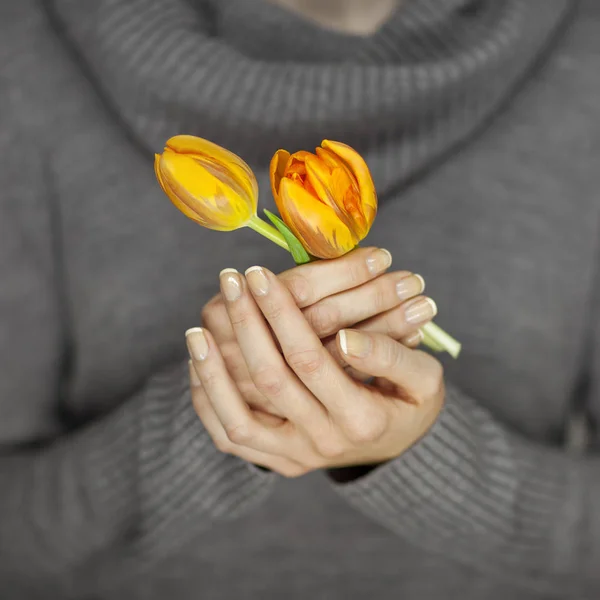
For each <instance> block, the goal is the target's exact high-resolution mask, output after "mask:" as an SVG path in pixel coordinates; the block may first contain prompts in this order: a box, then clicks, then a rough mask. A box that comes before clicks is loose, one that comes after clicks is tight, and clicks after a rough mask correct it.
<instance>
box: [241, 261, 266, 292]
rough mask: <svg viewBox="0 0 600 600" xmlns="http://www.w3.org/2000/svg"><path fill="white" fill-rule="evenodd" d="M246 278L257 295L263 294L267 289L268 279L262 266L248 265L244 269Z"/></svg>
mask: <svg viewBox="0 0 600 600" xmlns="http://www.w3.org/2000/svg"><path fill="white" fill-rule="evenodd" d="M246 280H247V281H248V285H249V286H250V289H251V290H252V292H253V293H254V294H256V295H257V296H264V295H265V294H266V293H267V292H268V291H269V280H268V279H267V275H266V274H265V271H264V269H263V268H262V267H250V268H249V269H248V270H247V271H246Z"/></svg>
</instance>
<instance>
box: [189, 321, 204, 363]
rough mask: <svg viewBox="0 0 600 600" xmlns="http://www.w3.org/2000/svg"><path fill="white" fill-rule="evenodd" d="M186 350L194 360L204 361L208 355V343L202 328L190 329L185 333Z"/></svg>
mask: <svg viewBox="0 0 600 600" xmlns="http://www.w3.org/2000/svg"><path fill="white" fill-rule="evenodd" d="M185 339H186V340H187V345H188V350H189V351H190V354H191V355H192V358H193V359H194V360H204V359H205V358H206V357H207V355H208V342H207V341H206V336H205V335H204V330H203V329H202V327H192V329H188V330H187V331H186V332H185Z"/></svg>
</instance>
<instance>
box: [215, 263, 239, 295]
mask: <svg viewBox="0 0 600 600" xmlns="http://www.w3.org/2000/svg"><path fill="white" fill-rule="evenodd" d="M219 279H220V280H221V290H223V295H224V296H225V298H226V299H227V300H228V301H229V302H235V301H236V300H237V299H238V298H239V297H240V296H241V295H242V278H241V277H240V274H239V273H238V272H237V271H236V270H235V269H223V270H222V271H221V272H220V273H219Z"/></svg>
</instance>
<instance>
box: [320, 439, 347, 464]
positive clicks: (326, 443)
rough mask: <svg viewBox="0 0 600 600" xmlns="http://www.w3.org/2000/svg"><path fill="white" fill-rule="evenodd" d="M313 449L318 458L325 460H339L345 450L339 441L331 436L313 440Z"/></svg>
mask: <svg viewBox="0 0 600 600" xmlns="http://www.w3.org/2000/svg"><path fill="white" fill-rule="evenodd" d="M315 447H316V449H317V452H318V453H319V456H320V457H322V458H325V459H334V458H339V457H340V456H342V454H344V452H345V450H346V448H345V447H344V444H343V443H342V442H341V441H340V440H338V439H336V438H335V437H331V436H326V437H322V438H320V439H317V440H315ZM317 464H318V463H317ZM315 468H319V467H315Z"/></svg>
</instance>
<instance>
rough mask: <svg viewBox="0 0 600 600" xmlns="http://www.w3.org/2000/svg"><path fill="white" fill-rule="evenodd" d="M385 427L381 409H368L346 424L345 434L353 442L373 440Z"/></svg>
mask: <svg viewBox="0 0 600 600" xmlns="http://www.w3.org/2000/svg"><path fill="white" fill-rule="evenodd" d="M386 429H387V419H386V416H385V414H384V413H383V411H380V410H370V411H369V412H368V413H367V414H366V415H363V416H362V418H357V417H354V418H353V419H352V420H351V421H350V422H349V423H348V424H347V426H346V435H347V436H348V438H349V439H350V440H351V441H352V442H354V443H355V444H362V443H368V442H375V441H377V440H379V439H380V438H381V437H382V436H383V434H384V433H385V431H386Z"/></svg>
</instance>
